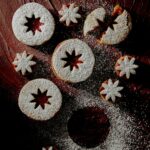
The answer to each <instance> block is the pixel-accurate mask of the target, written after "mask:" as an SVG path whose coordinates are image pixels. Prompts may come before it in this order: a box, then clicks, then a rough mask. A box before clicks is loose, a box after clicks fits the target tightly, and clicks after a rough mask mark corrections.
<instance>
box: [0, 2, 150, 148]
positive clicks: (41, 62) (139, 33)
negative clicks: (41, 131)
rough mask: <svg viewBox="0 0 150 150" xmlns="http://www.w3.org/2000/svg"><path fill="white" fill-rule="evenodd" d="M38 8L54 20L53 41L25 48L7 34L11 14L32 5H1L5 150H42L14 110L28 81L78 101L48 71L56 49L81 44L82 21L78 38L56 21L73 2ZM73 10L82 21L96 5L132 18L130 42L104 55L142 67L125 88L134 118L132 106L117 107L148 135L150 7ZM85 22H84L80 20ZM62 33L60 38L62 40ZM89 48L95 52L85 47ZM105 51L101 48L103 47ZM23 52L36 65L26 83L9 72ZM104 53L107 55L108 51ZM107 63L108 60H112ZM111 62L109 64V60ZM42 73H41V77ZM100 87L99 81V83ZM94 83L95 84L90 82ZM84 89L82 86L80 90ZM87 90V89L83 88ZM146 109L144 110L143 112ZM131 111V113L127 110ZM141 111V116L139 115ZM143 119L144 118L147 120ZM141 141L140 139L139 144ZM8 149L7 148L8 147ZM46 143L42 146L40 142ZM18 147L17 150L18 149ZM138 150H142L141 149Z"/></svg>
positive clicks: (0, 71)
mask: <svg viewBox="0 0 150 150" xmlns="http://www.w3.org/2000/svg"><path fill="white" fill-rule="evenodd" d="M35 1H36V2H38V3H40V4H42V5H44V6H45V7H46V8H48V9H49V10H50V11H51V12H52V13H53V15H54V17H55V20H56V25H57V28H56V33H55V35H54V36H53V38H52V39H51V40H50V41H49V42H47V43H45V44H44V45H42V46H38V47H29V46H26V45H24V44H22V43H21V42H19V41H18V40H17V39H16V38H15V36H14V34H13V32H12V28H11V20H12V16H13V14H14V12H15V10H16V9H17V8H18V7H19V6H21V5H22V4H24V3H27V2H31V0H0V93H1V94H0V100H1V105H0V114H1V115H0V117H1V121H2V126H4V127H1V132H2V131H4V134H2V138H3V141H4V142H7V143H6V144H8V145H5V144H4V146H5V147H6V148H5V149H6V150H7V149H9V148H11V147H12V149H16V150H17V149H21V150H24V149H26V150H30V149H32V148H33V149H40V147H41V145H42V144H43V143H44V142H43V143H41V141H40V138H39V137H38V136H37V134H36V132H37V131H36V129H34V128H32V127H31V126H30V124H31V122H29V123H27V122H28V120H27V118H26V117H25V118H24V117H23V116H22V114H21V112H20V111H19V109H18V107H17V98H18V94H19V91H20V89H21V88H22V86H23V85H24V84H25V83H26V82H27V81H29V80H31V79H34V78H40V77H44V78H47V79H50V80H52V81H53V82H55V83H56V84H57V85H58V87H59V88H60V89H61V91H62V92H63V93H65V94H68V95H70V96H76V94H78V91H79V88H80V86H82V85H80V84H79V88H78V85H77V86H74V85H71V84H67V83H64V82H63V81H61V80H59V79H57V78H56V77H55V76H54V75H53V73H52V71H51V63H50V62H51V54H52V52H53V49H54V48H55V46H56V45H57V44H58V43H59V42H61V41H63V40H64V39H67V38H72V37H79V38H81V39H84V38H83V36H82V26H83V21H81V22H80V23H81V25H80V27H79V28H77V29H79V30H80V32H77V33H76V31H74V32H73V31H72V30H75V28H69V30H68V29H66V27H64V26H63V27H62V25H61V24H60V23H59V21H58V12H57V11H58V10H59V9H60V8H61V6H62V4H64V3H68V2H73V0H72V1H71V0H50V1H49V0H35ZM74 2H76V3H77V4H79V5H80V6H81V7H82V11H83V13H84V15H86V14H88V13H89V12H90V11H91V10H93V9H94V8H97V7H98V6H99V5H102V6H105V7H106V9H108V8H109V7H110V6H111V7H112V6H115V5H116V4H118V3H119V4H120V5H121V6H123V7H124V8H126V9H127V10H128V11H129V12H130V13H131V15H132V18H133V30H132V32H131V34H130V35H129V37H128V39H127V40H126V41H125V42H123V43H121V44H119V45H117V46H112V47H108V48H107V49H108V51H114V53H116V55H115V59H117V58H118V57H119V56H120V55H121V54H131V55H133V56H135V57H136V58H137V60H138V63H139V65H140V66H142V67H141V69H139V70H138V71H139V72H138V75H137V77H136V78H135V79H133V80H132V81H123V82H125V84H126V82H127V85H128V88H129V89H130V90H131V93H132V92H133V93H136V94H137V95H138V100H139V102H136V105H137V106H136V109H135V111H136V113H134V111H132V109H133V107H134V103H135V102H134V101H133V102H128V104H127V105H125V106H124V104H121V106H120V107H123V109H124V107H125V109H129V112H130V113H131V114H133V116H134V115H137V118H140V119H141V120H142V117H143V116H144V119H143V120H142V122H143V123H142V126H144V127H145V128H142V129H143V130H144V131H145V132H149V131H150V129H149V127H148V126H147V125H146V124H147V122H148V124H149V122H150V118H149V115H150V81H149V77H150V44H149V43H150V38H149V35H150V1H149V0H108V1H105V0H76V1H75V0H74ZM84 18H85V16H84ZM60 32H61V33H62V32H63V34H61V35H60ZM89 45H90V46H93V44H92V43H90V42H89ZM104 49H105V47H104ZM24 50H26V51H27V52H28V53H32V54H33V55H34V56H35V58H36V60H37V62H38V67H35V68H34V70H33V71H34V72H35V73H34V75H27V76H25V77H23V76H21V75H20V74H19V73H16V71H15V70H14V68H13V66H12V61H13V59H14V57H15V54H16V53H17V52H23V51H24ZM106 51H107V50H106ZM110 61H111V59H110ZM112 61H113V59H112ZM41 68H42V72H41ZM105 76H106V77H109V73H108V74H107V73H106V74H104V75H103V77H102V79H105ZM97 82H98V81H97ZM94 83H95V82H94ZM84 86H85V85H83V87H84ZM85 90H86V88H85ZM144 106H145V107H144ZM128 107H131V108H128ZM138 110H139V111H141V112H138ZM145 116H146V117H145ZM143 140H144V139H143ZM11 141H13V142H12V144H9V143H11ZM43 141H44V140H43ZM23 145H25V146H24V147H23ZM20 147H21V148H20ZM140 150H145V149H144V146H143V147H141V149H140Z"/></svg>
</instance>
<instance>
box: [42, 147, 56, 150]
mask: <svg viewBox="0 0 150 150" xmlns="http://www.w3.org/2000/svg"><path fill="white" fill-rule="evenodd" d="M42 150H53V147H52V146H50V147H48V148H45V147H43V148H42Z"/></svg>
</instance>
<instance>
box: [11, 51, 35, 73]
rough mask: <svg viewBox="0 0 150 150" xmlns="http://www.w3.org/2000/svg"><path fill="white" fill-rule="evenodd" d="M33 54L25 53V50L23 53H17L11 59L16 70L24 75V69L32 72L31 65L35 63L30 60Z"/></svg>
mask: <svg viewBox="0 0 150 150" xmlns="http://www.w3.org/2000/svg"><path fill="white" fill-rule="evenodd" d="M32 58H33V55H27V53H26V51H24V52H23V53H17V54H16V57H15V59H14V61H13V65H14V66H15V70H16V71H17V72H19V71H21V73H22V74H23V75H25V73H26V71H28V72H32V69H31V66H33V65H35V64H36V62H35V61H32Z"/></svg>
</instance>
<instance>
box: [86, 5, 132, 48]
mask: <svg viewBox="0 0 150 150" xmlns="http://www.w3.org/2000/svg"><path fill="white" fill-rule="evenodd" d="M106 16H107V14H106V11H105V10H104V8H101V7H100V8H97V9H95V10H94V11H93V12H91V13H90V14H89V15H88V16H87V18H86V20H85V23H84V27H83V32H84V36H86V35H87V33H89V32H90V31H93V30H94V29H95V28H96V27H99V31H100V33H99V37H100V38H99V37H98V41H99V43H101V44H107V45H113V44H118V43H120V42H122V41H123V40H125V39H126V37H127V36H128V34H129V32H130V31H131V29H132V21H131V16H130V14H129V13H128V12H127V11H126V10H123V8H121V7H120V6H119V5H117V6H115V8H114V11H113V13H112V15H111V19H110V20H109V21H107V22H106V20H105V18H106ZM98 21H100V22H101V24H99V23H98ZM102 24H103V27H102ZM100 29H101V30H100Z"/></svg>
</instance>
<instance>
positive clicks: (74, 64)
mask: <svg viewBox="0 0 150 150" xmlns="http://www.w3.org/2000/svg"><path fill="white" fill-rule="evenodd" d="M66 56H67V57H65V58H62V60H63V61H66V63H65V65H64V68H66V67H68V66H70V71H72V70H73V68H76V69H78V68H79V64H81V63H83V61H81V60H80V57H81V56H82V54H78V55H76V53H75V50H73V51H72V53H71V54H69V53H68V52H67V51H66Z"/></svg>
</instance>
